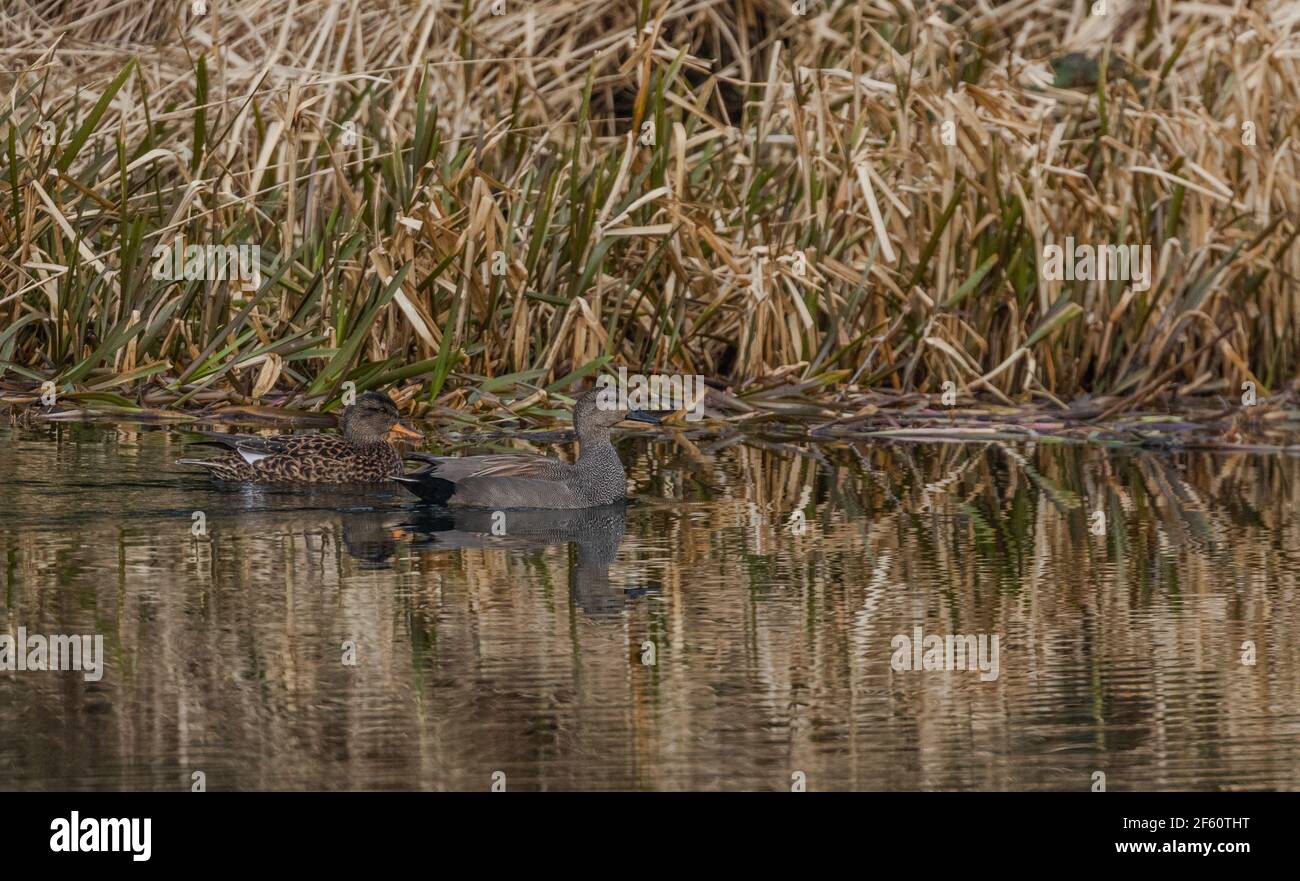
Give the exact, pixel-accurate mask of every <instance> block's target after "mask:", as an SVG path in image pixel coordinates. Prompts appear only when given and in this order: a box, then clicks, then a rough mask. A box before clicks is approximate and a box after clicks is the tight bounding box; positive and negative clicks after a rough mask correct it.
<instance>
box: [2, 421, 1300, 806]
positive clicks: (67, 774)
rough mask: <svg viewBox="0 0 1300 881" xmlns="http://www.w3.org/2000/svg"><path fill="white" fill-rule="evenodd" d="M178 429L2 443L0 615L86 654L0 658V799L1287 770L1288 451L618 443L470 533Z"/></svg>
mask: <svg viewBox="0 0 1300 881" xmlns="http://www.w3.org/2000/svg"><path fill="white" fill-rule="evenodd" d="M180 449H181V445H180V442H179V439H177V438H176V437H175V436H173V435H169V434H167V433H164V432H154V431H148V432H135V431H131V430H128V429H124V428H119V429H113V428H104V427H93V426H58V427H50V428H46V429H40V430H36V431H30V430H14V429H2V430H0V554H2V555H3V560H2V561H0V562H2V565H0V632H9V633H13V632H15V631H16V629H17V628H18V627H19V626H23V627H26V628H27V630H28V631H29V632H39V633H102V634H103V635H104V637H105V646H106V651H107V654H108V661H107V668H106V671H105V674H104V678H103V680H102V681H100V682H86V681H85V680H84V679H83V677H81V676H80V675H79V674H77V673H75V672H68V673H52V672H21V673H18V672H0V708H3V712H0V787H4V788H10V789H13V788H18V789H33V788H87V789H110V788H130V789H180V788H188V787H189V786H190V781H191V773H192V772H193V771H196V770H201V771H203V772H204V774H205V775H206V779H207V785H208V787H209V788H210V789H212V790H217V789H232V788H236V789H259V788H270V789H306V788H317V789H385V788H401V789H453V790H458V789H464V790H484V789H487V788H488V787H489V786H490V784H491V782H492V775H493V773H494V772H496V771H501V772H504V773H505V775H506V782H507V787H508V788H510V789H539V788H540V789H612V788H617V789H629V788H633V789H686V788H690V789H700V788H702V789H788V788H789V787H790V785H791V779H792V775H793V774H795V773H796V772H802V773H803V774H804V775H806V779H807V783H808V787H809V788H810V789H814V790H816V789H923V788H963V789H965V788H969V789H1025V788H1030V789H1036V788H1051V789H1070V790H1079V791H1086V790H1088V789H1089V788H1091V786H1092V781H1093V774H1094V772H1096V771H1102V772H1104V773H1105V774H1106V784H1107V787H1108V788H1109V789H1112V790H1124V789H1151V788H1162V789H1163V788H1195V789H1223V788H1265V787H1271V788H1286V789H1296V788H1300V771H1297V765H1298V762H1297V759H1300V648H1297V640H1296V635H1297V633H1298V632H1300V630H1298V625H1300V612H1297V611H1296V602H1295V600H1296V594H1295V578H1296V576H1295V571H1296V567H1295V561H1296V555H1297V551H1298V550H1300V531H1298V529H1297V524H1296V517H1295V511H1296V497H1295V489H1294V484H1295V477H1296V469H1297V465H1296V462H1295V460H1291V459H1278V458H1262V457H1245V456H1209V455H1192V454H1181V455H1169V454H1160V455H1156V454H1148V453H1138V452H1131V451H1119V452H1116V451H1108V450H1104V449H1099V448H1080V447H1070V446H1058V445H1052V446H1047V445H1041V446H1038V447H1032V446H1026V445H1015V446H1009V445H979V446H972V445H960V446H959V445H934V446H905V445H888V446H887V445H880V444H868V443H860V444H857V445H853V446H834V447H832V446H824V447H800V448H796V447H793V446H762V445H759V446H754V445H743V444H737V443H732V442H720V443H717V444H715V445H714V446H713V447H709V446H704V447H699V448H697V447H694V446H692V445H689V444H686V445H683V446H682V447H680V448H679V447H677V446H674V445H671V444H657V445H649V446H647V445H641V444H639V443H636V442H628V443H625V444H624V445H623V446H622V452H623V455H624V458H625V460H626V461H627V462H629V463H630V467H629V473H630V475H631V478H632V481H633V484H634V485H635V488H636V492H637V495H638V497H639V498H638V499H636V500H635V501H634V502H633V503H632V504H629V505H628V506H627V507H626V509H625V510H624V509H623V508H622V507H621V506H620V507H619V508H616V509H598V510H593V511H589V512H544V513H540V512H505V523H504V528H505V534H504V535H494V534H493V528H492V527H493V523H492V519H491V512H479V513H468V514H467V513H461V514H447V513H445V512H444V513H438V512H434V511H430V510H427V509H424V510H421V509H419V508H417V507H415V506H413V505H411V503H410V499H409V497H407V496H405V495H403V494H402V493H401V492H400V491H396V492H392V493H386V492H376V493H372V494H370V495H367V496H365V497H353V496H340V495H338V494H337V493H335V494H331V493H328V492H319V491H316V492H310V493H300V492H285V491H277V492H270V491H240V490H230V489H225V488H221V487H216V486H213V485H212V484H209V483H208V482H207V481H206V480H205V479H203V478H201V477H197V476H195V475H191V474H188V473H185V472H184V470H183V469H177V468H174V467H173V466H171V465H170V462H171V461H172V460H173V459H174V458H176V457H177V456H178V455H180V452H179V451H180ZM796 508H799V509H800V510H802V511H803V512H804V515H805V518H806V519H805V521H804V523H803V524H802V528H800V527H801V524H800V523H799V521H798V520H797V519H795V520H794V521H793V522H792V515H793V512H794V511H795V509H796ZM195 511H202V512H203V515H204V519H205V522H206V528H207V532H208V534H207V535H206V536H203V537H195V536H194V535H192V533H191V527H192V525H193V522H194V520H193V513H194V512H195ZM1097 511H1101V512H1102V513H1103V515H1104V522H1105V530H1104V534H1103V535H1100V536H1098V535H1093V534H1092V531H1091V527H1092V525H1093V524H1094V523H1095V522H1096V520H1094V514H1095V512H1097ZM916 627H921V628H923V630H924V632H925V633H927V634H938V635H945V634H989V635H994V634H995V635H998V636H999V637H1000V640H999V643H1000V663H999V668H1000V669H999V676H998V678H997V679H996V680H995V681H991V682H983V681H981V680H980V677H979V675H978V674H977V673H971V672H960V671H958V672H947V671H930V672H903V671H897V670H894V669H892V667H891V664H890V659H891V656H892V655H893V652H894V650H893V648H892V647H891V640H893V639H894V637H896V636H898V635H908V636H911V635H912V634H913V633H914V629H915V628H916ZM1248 641H1249V642H1251V643H1253V644H1254V648H1255V652H1256V656H1257V660H1256V663H1254V664H1253V665H1250V664H1246V663H1243V643H1246V642H1248ZM345 643H346V644H351V645H352V646H353V647H354V649H355V655H356V664H355V665H350V664H348V663H345V654H346V650H345ZM648 648H649V651H648V650H647V649H648ZM651 653H652V654H653V658H652V660H653V662H654V663H652V664H651V663H646V661H647V660H648V659H651V658H650V657H649V655H650V654H651Z"/></svg>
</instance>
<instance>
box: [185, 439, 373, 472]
mask: <svg viewBox="0 0 1300 881" xmlns="http://www.w3.org/2000/svg"><path fill="white" fill-rule="evenodd" d="M199 434H201V435H202V436H203V440H201V441H196V442H195V443H198V444H208V445H211V446H217V447H225V448H226V449H228V450H232V451H233V452H236V453H238V454H239V455H240V457H241V458H242V459H243V460H244V461H245V462H248V463H249V464H252V463H253V462H257V461H259V460H261V459H265V458H268V457H270V456H289V457H291V458H296V457H301V456H307V455H311V456H324V457H327V458H337V457H340V456H342V455H343V454H345V453H346V452H347V450H348V444H347V442H346V441H345V440H343V438H342V437H340V436H338V435H333V434H276V435H269V436H264V435H259V434H223V433H220V432H214V431H201V432H199Z"/></svg>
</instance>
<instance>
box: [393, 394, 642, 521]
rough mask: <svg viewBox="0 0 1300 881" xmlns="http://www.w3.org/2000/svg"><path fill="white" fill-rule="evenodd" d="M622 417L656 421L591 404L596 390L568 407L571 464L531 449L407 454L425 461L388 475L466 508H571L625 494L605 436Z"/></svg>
mask: <svg viewBox="0 0 1300 881" xmlns="http://www.w3.org/2000/svg"><path fill="white" fill-rule="evenodd" d="M624 419H635V420H638V421H643V422H657V421H658V419H657V418H655V417H654V416H652V415H651V414H647V413H642V412H639V411H627V410H613V409H604V408H601V407H599V406H597V398H596V392H595V391H594V390H593V391H589V392H587V393H586V394H584V395H582V396H580V397H579V398H578V399H577V401H575V403H574V407H573V427H574V430H575V431H576V432H577V435H578V460H577V461H576V462H575V463H573V464H572V465H570V464H568V463H567V462H560V461H557V460H555V459H547V458H544V457H542V456H533V455H493V456H461V457H455V456H432V455H429V454H427V453H417V454H414V455H413V456H411V457H410V458H413V459H417V460H419V461H422V462H424V463H426V464H425V467H424V468H422V469H420V470H419V471H416V472H413V473H411V474H408V475H404V476H402V477H396V478H394V480H397V481H399V482H401V483H402V484H403V485H404V486H405V487H406V488H407V489H409V490H410V491H411V492H413V493H415V494H416V495H418V496H419V497H420V498H421V499H423V500H424V501H426V502H429V503H430V504H436V505H448V506H452V507H472V508H557V509H574V508H589V507H595V506H599V505H609V504H612V503H614V502H617V501H620V500H621V499H623V498H624V497H625V496H626V494H627V474H626V473H625V472H624V471H623V463H622V462H621V461H619V458H618V452H617V451H616V450H615V449H614V445H613V444H612V443H611V442H610V438H609V432H610V429H611V428H612V427H613V426H615V425H617V424H618V423H619V422H621V421H623V420H624Z"/></svg>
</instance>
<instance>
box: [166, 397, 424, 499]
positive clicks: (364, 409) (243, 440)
mask: <svg viewBox="0 0 1300 881" xmlns="http://www.w3.org/2000/svg"><path fill="white" fill-rule="evenodd" d="M400 418H401V417H400V416H399V415H398V412H397V407H396V405H394V404H393V401H392V399H391V398H389V397H388V396H387V395H385V394H381V393H379V392H366V393H365V394H364V395H362V396H361V397H359V398H357V400H356V402H355V403H354V404H352V405H351V406H349V407H347V408H346V409H345V410H344V411H343V415H342V417H341V418H340V419H339V428H340V430H341V431H342V435H341V436H340V435H334V434H286V435H279V436H274V437H261V436H258V435H249V434H217V433H213V432H202V434H203V436H204V440H202V441H200V442H199V443H204V444H212V445H216V446H221V447H226V448H227V452H223V453H221V454H220V455H217V456H214V457H213V458H211V459H178V460H177V464H178V465H201V466H202V467H204V468H207V469H208V470H209V471H210V472H211V473H212V476H213V477H215V478H217V479H219V480H232V481H238V482H241V483H303V484H309V483H381V482H384V481H386V480H388V479H389V478H390V477H393V476H394V475H399V474H401V473H402V457H401V456H400V455H399V454H398V452H397V450H395V449H393V447H392V445H391V444H389V442H388V435H389V434H390V433H394V434H402V435H406V436H408V437H416V438H419V437H421V435H420V433H419V432H417V431H413V430H411V429H409V428H407V427H406V426H404V425H402V424H401V422H400Z"/></svg>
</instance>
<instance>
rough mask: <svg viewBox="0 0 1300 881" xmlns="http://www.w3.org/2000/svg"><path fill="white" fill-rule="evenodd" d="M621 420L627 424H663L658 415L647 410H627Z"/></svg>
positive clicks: (660, 416) (661, 417)
mask: <svg viewBox="0 0 1300 881" xmlns="http://www.w3.org/2000/svg"><path fill="white" fill-rule="evenodd" d="M623 419H624V420H626V421H628V422H648V423H649V424H650V425H658V424H659V423H660V422H663V419H664V417H663V416H662V415H661V414H659V413H651V412H650V411H649V410H628V411H627V415H626V416H624V417H623Z"/></svg>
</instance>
